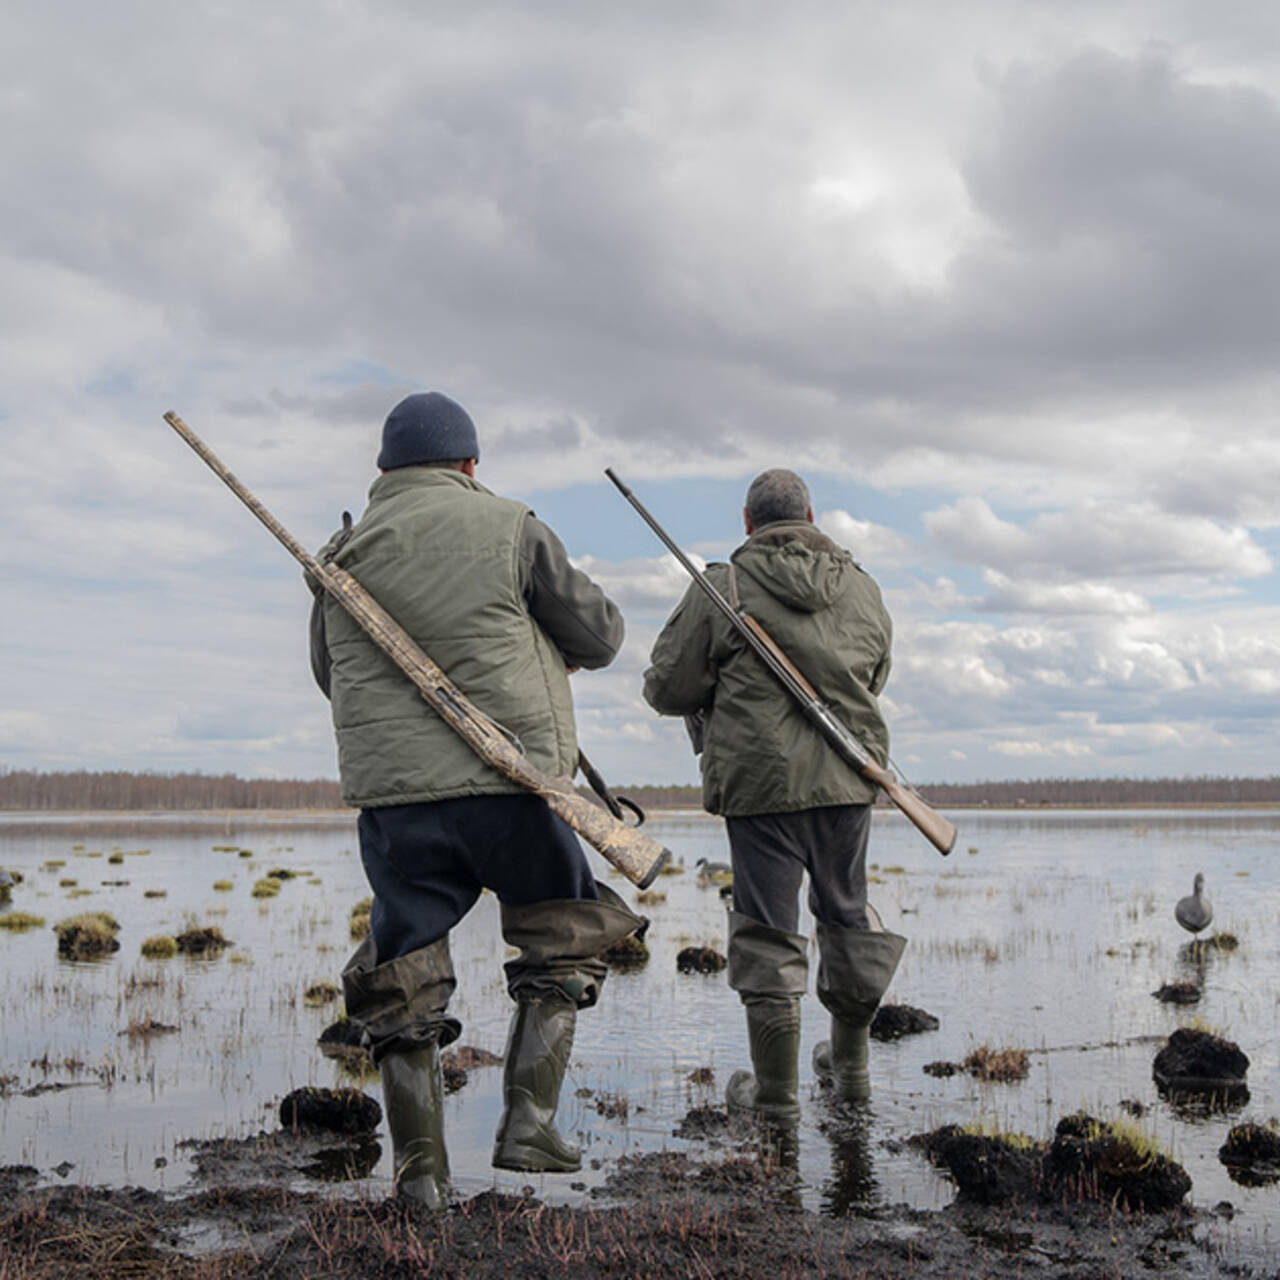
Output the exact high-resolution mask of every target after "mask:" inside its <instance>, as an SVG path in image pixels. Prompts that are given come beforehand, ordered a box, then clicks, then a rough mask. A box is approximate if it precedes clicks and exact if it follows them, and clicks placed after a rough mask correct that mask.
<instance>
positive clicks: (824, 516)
mask: <svg viewBox="0 0 1280 1280" xmlns="http://www.w3.org/2000/svg"><path fill="white" fill-rule="evenodd" d="M817 525H818V528H820V529H821V530H822V532H823V533H825V534H826V535H827V537H829V538H830V539H831V540H832V541H833V542H838V543H839V544H840V545H841V546H842V547H846V548H847V549H848V550H849V551H850V552H851V553H852V555H853V558H854V559H855V560H857V561H858V563H859V564H861V565H863V566H864V567H865V568H866V569H868V570H869V571H871V572H875V571H877V570H879V569H883V568H890V567H892V566H898V565H903V564H906V563H908V562H909V560H910V551H911V548H910V544H909V543H908V542H907V540H906V538H904V537H903V536H902V535H901V534H900V533H897V532H896V531H895V530H893V529H889V528H886V527H885V526H884V525H880V524H874V523H873V522H872V521H870V520H859V519H857V518H856V517H855V516H851V515H850V514H849V513H848V512H847V511H841V510H839V509H836V510H834V511H823V512H822V513H821V514H820V515H819V516H818V518H817Z"/></svg>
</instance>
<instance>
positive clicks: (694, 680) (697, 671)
mask: <svg viewBox="0 0 1280 1280" xmlns="http://www.w3.org/2000/svg"><path fill="white" fill-rule="evenodd" d="M715 689H716V665H715V663H714V661H713V660H712V657H711V617H710V606H709V605H708V604H707V603H706V598H705V597H704V596H703V594H702V592H701V591H699V590H698V588H697V587H696V586H694V585H693V584H692V583H691V584H690V586H689V588H688V590H687V591H686V592H685V593H684V599H683V600H681V601H680V603H679V605H677V606H676V611H675V612H674V613H673V614H672V615H671V617H670V618H669V619H668V620H667V625H666V626H665V627H663V628H662V631H661V632H660V633H659V635H658V638H657V640H655V641H654V643H653V651H652V652H651V653H650V654H649V669H648V670H647V671H646V672H645V673H644V700H645V701H646V702H647V703H648V704H649V705H650V706H651V707H652V708H653V709H654V710H655V711H656V712H657V713H658V714H659V715H663V716H692V715H696V714H697V713H698V712H699V711H705V710H706V709H707V708H709V707H710V706H711V703H712V700H713V698H714V696H715ZM696 749H697V744H696V743H695V750H696Z"/></svg>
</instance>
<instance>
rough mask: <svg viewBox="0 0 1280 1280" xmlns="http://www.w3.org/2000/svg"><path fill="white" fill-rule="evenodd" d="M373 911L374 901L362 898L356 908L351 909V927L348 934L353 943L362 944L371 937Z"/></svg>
mask: <svg viewBox="0 0 1280 1280" xmlns="http://www.w3.org/2000/svg"><path fill="white" fill-rule="evenodd" d="M372 911H373V899H372V898H361V899H360V901H359V902H357V903H356V905H355V906H354V907H352V908H351V916H350V927H349V929H348V932H349V933H350V935H351V941H352V942H360V941H362V940H363V939H365V938H367V937H368V936H369V933H370V930H371V929H372V927H373V925H372V921H371V918H370V913H371V912H372Z"/></svg>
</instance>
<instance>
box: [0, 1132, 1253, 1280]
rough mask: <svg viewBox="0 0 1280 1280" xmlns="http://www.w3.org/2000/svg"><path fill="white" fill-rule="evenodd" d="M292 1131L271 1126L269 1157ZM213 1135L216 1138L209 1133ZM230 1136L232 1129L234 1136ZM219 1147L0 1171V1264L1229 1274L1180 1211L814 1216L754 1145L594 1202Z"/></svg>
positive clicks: (654, 1155) (140, 1272)
mask: <svg viewBox="0 0 1280 1280" xmlns="http://www.w3.org/2000/svg"><path fill="white" fill-rule="evenodd" d="M294 1140H295V1139H291V1138H290V1137H289V1135H279V1134H278V1135H272V1137H271V1140H270V1142H269V1144H268V1145H267V1150H268V1151H271V1152H274V1153H276V1154H277V1155H278V1153H279V1152H280V1150H282V1149H283V1148H284V1147H285V1146H286V1144H287V1143H288V1142H289V1141H294ZM209 1145H215V1144H209ZM233 1145H234V1144H233ZM262 1154H263V1152H262V1151H259V1152H258V1153H257V1156H256V1163H255V1165H254V1168H255V1169H256V1172H255V1173H254V1175H253V1177H252V1179H251V1180H250V1181H248V1182H245V1181H237V1174H238V1173H242V1172H244V1169H243V1168H237V1166H236V1165H235V1163H234V1162H232V1163H228V1164H225V1165H223V1166H221V1168H220V1172H221V1173H223V1174H225V1175H229V1176H228V1177H225V1178H224V1179H222V1180H215V1179H213V1177H212V1176H211V1175H212V1171H213V1170H214V1169H215V1168H217V1165H216V1161H209V1162H206V1171H207V1172H206V1180H207V1181H208V1183H209V1185H208V1186H207V1187H206V1188H205V1189H204V1190H202V1191H199V1192H197V1193H196V1194H194V1195H190V1196H186V1197H184V1198H175V1197H167V1196H164V1195H162V1194H160V1193H157V1192H151V1191H144V1190H140V1189H137V1188H123V1189H113V1190H106V1189H95V1188H76V1187H58V1188H52V1189H35V1188H33V1187H32V1186H31V1182H32V1177H33V1175H34V1170H16V1171H11V1170H0V1204H3V1206H4V1207H3V1208H0V1240H3V1241H4V1242H5V1243H4V1245H3V1251H4V1265H5V1273H6V1274H8V1275H13V1276H23V1277H31V1278H32V1280H64V1278H65V1277H72V1276H95V1277H99V1276H102V1275H121V1276H131V1277H142V1276H172V1277H184V1278H187V1277H189V1278H191V1280H229V1278H230V1277H266V1276H271V1277H275V1278H277V1280H294V1278H297V1277H304V1276H305V1277H315V1276H326V1277H331V1278H333V1280H346V1278H348V1277H351V1278H354V1277H371V1276H397V1277H398V1276H405V1277H408V1276H417V1275H431V1276H433V1277H442V1278H448V1280H452V1278H454V1277H458V1278H461V1277H468V1278H473V1277H477V1278H480V1280H487V1278H489V1277H494V1278H501V1280H519V1278H522V1277H544V1276H550V1275H573V1276H575V1277H603V1276H611V1277H644V1280H653V1277H655V1276H694V1275H696V1276H700V1277H722V1276H723V1277H728V1276H742V1275H778V1276H788V1277H797V1276H843V1277H855V1276H856V1277H889V1276H921V1277H942V1276H978V1275H981V1276H987V1277H992V1278H994V1280H1004V1278H1005V1277H1010V1278H1012V1277H1015V1276H1024V1275H1027V1274H1040V1275H1053V1276H1062V1277H1075V1278H1077V1280H1097V1278H1098V1277H1102V1276H1116V1275H1124V1276H1128V1275H1140V1274H1150V1273H1165V1274H1176V1275H1180V1276H1192V1277H1209V1276H1226V1275H1232V1274H1235V1275H1239V1274H1240V1271H1239V1269H1238V1268H1236V1267H1233V1266H1230V1265H1229V1264H1225V1263H1222V1262H1221V1261H1220V1260H1219V1259H1217V1258H1216V1256H1215V1254H1214V1253H1213V1252H1212V1251H1211V1250H1210V1249H1209V1248H1208V1247H1207V1246H1206V1245H1204V1244H1202V1243H1201V1242H1200V1241H1199V1240H1198V1239H1197V1236H1196V1233H1195V1229H1194V1228H1195V1219H1194V1216H1192V1215H1190V1214H1185V1215H1184V1214H1179V1213H1177V1212H1174V1213H1142V1212H1128V1213H1120V1212H1118V1211H1117V1210H1116V1208H1115V1207H1114V1206H1108V1205H1103V1204H1100V1203H1096V1202H1090V1201H1080V1202H1072V1203H1067V1202H1065V1201H1060V1202H1057V1203H1053V1204H1047V1205H1037V1206H1033V1207H1031V1208H1029V1209H1022V1210H1017V1209H1011V1208H1009V1207H998V1208H990V1207H981V1206H976V1205H973V1204H956V1205H954V1206H952V1207H950V1208H948V1209H944V1210H940V1211H927V1210H917V1209H910V1208H907V1207H906V1206H891V1207H875V1208H866V1209H863V1210H861V1211H860V1212H857V1213H852V1214H849V1215H846V1216H839V1217H837V1216H827V1215H821V1214H816V1213H812V1212H809V1211H807V1210H805V1209H803V1208H801V1207H800V1203H799V1199H798V1197H797V1196H796V1194H795V1188H794V1182H795V1178H794V1174H793V1173H792V1172H791V1171H790V1170H788V1169H787V1168H786V1167H785V1166H783V1165H780V1164H778V1163H775V1162H770V1161H768V1160H765V1159H762V1158H760V1157H758V1156H755V1155H740V1154H734V1155H731V1156H729V1157H728V1158H723V1159H712V1160H698V1159H694V1158H693V1157H691V1156H689V1155H688V1154H686V1153H674V1152H651V1153H648V1154H645V1155H640V1156H636V1157H624V1158H622V1159H620V1160H619V1161H618V1163H617V1167H616V1168H615V1169H614V1170H613V1171H612V1173H611V1174H610V1176H609V1178H608V1180H607V1182H606V1184H605V1186H604V1187H602V1188H600V1189H599V1191H600V1194H599V1196H598V1197H597V1203H596V1204H594V1205H591V1206H550V1205H547V1204H544V1203H542V1202H541V1201H539V1200H538V1199H537V1198H536V1197H534V1196H532V1195H505V1194H501V1193H499V1192H496V1191H486V1192H483V1193H481V1194H480V1195H477V1196H473V1197H472V1198H470V1199H468V1200H466V1201H463V1202H461V1203H459V1204H455V1205H454V1206H452V1207H451V1208H450V1209H449V1210H448V1211H447V1212H443V1213H437V1214H432V1213H429V1212H427V1211H426V1210H423V1209H420V1208H417V1207H414V1206H411V1205H406V1204H404V1203H403V1202H399V1201H396V1200H389V1199H363V1198H359V1197H357V1198H352V1197H336V1198H335V1197H333V1196H332V1195H324V1194H320V1193H318V1192H300V1191H295V1190H290V1189H288V1188H287V1183H286V1182H281V1181H277V1182H276V1184H275V1185H261V1183H260V1182H259V1181H258V1180H259V1179H264V1178H265V1179H268V1180H269V1179H271V1178H273V1177H276V1178H279V1176H280V1174H281V1172H282V1170H281V1169H280V1168H277V1167H273V1166H272V1164H271V1162H270V1161H269V1162H268V1163H267V1165H266V1166H265V1167H264V1165H263V1164H262V1162H261V1157H262Z"/></svg>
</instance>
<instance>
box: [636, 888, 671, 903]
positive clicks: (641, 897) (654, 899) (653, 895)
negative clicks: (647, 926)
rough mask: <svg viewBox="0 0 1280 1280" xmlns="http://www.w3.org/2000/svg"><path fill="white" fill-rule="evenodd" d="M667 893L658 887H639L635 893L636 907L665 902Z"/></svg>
mask: <svg viewBox="0 0 1280 1280" xmlns="http://www.w3.org/2000/svg"><path fill="white" fill-rule="evenodd" d="M666 900H667V895H666V894H665V893H663V892H662V891H661V890H660V889H641V890H640V892H639V893H637V894H636V906H637V907H656V906H657V905H658V904H659V903H661V902H666Z"/></svg>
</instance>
